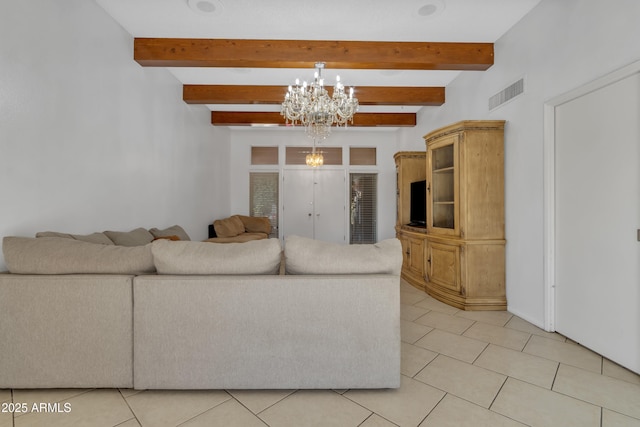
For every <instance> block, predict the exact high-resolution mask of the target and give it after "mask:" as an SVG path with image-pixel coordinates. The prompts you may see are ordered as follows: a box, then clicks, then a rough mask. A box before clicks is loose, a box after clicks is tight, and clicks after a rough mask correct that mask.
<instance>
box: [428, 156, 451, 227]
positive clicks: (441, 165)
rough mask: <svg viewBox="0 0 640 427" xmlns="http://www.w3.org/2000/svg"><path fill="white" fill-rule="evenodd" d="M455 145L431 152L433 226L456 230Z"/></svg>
mask: <svg viewBox="0 0 640 427" xmlns="http://www.w3.org/2000/svg"><path fill="white" fill-rule="evenodd" d="M453 149H454V145H453V144H449V145H445V146H444V147H441V148H436V149H434V150H433V151H432V152H431V165H432V168H433V169H432V175H431V193H432V199H431V200H432V203H433V205H432V206H433V213H432V225H433V227H438V228H448V229H454V228H455V185H454V184H455V179H454V171H455V169H454V166H455V165H454V150H453Z"/></svg>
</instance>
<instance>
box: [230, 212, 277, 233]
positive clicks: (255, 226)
mask: <svg viewBox="0 0 640 427" xmlns="http://www.w3.org/2000/svg"><path fill="white" fill-rule="evenodd" d="M237 217H238V218H240V221H242V224H244V229H245V230H246V231H247V232H248V233H265V234H267V235H269V234H271V221H269V218H268V217H266V216H246V215H237Z"/></svg>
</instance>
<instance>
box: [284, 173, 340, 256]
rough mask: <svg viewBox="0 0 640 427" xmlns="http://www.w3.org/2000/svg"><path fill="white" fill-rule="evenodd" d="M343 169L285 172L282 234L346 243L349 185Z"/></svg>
mask: <svg viewBox="0 0 640 427" xmlns="http://www.w3.org/2000/svg"><path fill="white" fill-rule="evenodd" d="M344 176H345V175H344V171H343V170H336V169H290V170H289V169H285V170H284V171H283V181H284V182H283V187H282V188H283V213H282V215H283V221H282V223H283V229H284V232H283V236H287V235H293V234H295V235H298V236H304V237H308V238H312V239H318V240H324V241H329V242H336V243H344V242H345V235H346V233H345V221H346V217H345V215H346V213H345V198H346V193H345V191H346V186H345V181H344V180H345V178H344Z"/></svg>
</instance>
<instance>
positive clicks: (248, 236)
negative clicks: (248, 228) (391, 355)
mask: <svg viewBox="0 0 640 427" xmlns="http://www.w3.org/2000/svg"><path fill="white" fill-rule="evenodd" d="M268 238H269V236H268V235H267V234H265V233H242V234H238V235H237V236H233V237H211V238H209V239H207V240H205V242H210V243H242V242H249V241H251V240H260V239H268Z"/></svg>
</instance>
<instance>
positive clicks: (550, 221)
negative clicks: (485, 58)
mask: <svg viewBox="0 0 640 427" xmlns="http://www.w3.org/2000/svg"><path fill="white" fill-rule="evenodd" d="M637 73H640V61H637V62H634V63H632V64H629V65H627V66H625V67H622V68H620V69H618V70H616V71H613V72H611V73H609V74H607V75H605V76H603V77H600V78H597V79H595V80H593V81H591V82H589V83H587V84H585V85H583V86H580V87H578V88H576V89H573V90H571V91H569V92H567V93H564V94H562V95H559V96H557V97H555V98H552V99H550V100H548V101H546V102H545V104H544V205H543V206H544V207H543V210H544V311H545V312H544V329H545V330H546V331H549V332H554V331H555V326H556V325H555V320H556V315H555V313H556V299H555V286H556V283H555V278H556V266H555V259H556V254H555V242H556V228H555V210H556V206H555V184H556V178H555V160H556V159H555V147H556V139H555V129H556V122H555V110H556V107H558V106H560V105H562V104H564V103H566V102H569V101H572V100H574V99H576V98H578V97H581V96H583V95H585V94H588V93H590V92H593V91H596V90H598V89H600V88H603V87H605V86H607V85H610V84H612V83H615V82H617V81H620V80H623V79H625V78H627V77H629V76H632V75H634V74H637Z"/></svg>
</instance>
